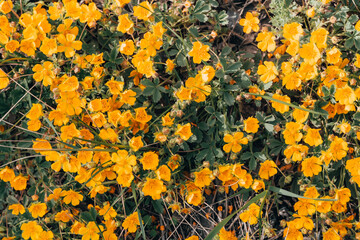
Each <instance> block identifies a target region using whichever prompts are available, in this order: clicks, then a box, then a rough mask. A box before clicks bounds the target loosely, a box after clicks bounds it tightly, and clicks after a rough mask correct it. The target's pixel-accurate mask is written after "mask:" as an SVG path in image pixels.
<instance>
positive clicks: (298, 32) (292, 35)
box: [283, 22, 304, 40]
mask: <svg viewBox="0 0 360 240" xmlns="http://www.w3.org/2000/svg"><path fill="white" fill-rule="evenodd" d="M283 31H284V32H283V36H284V38H286V39H288V40H299V39H300V37H301V36H302V35H303V33H304V30H303V29H302V27H301V24H300V23H297V22H293V23H290V24H285V25H284V28H283Z"/></svg>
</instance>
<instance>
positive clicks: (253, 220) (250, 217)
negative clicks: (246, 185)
mask: <svg viewBox="0 0 360 240" xmlns="http://www.w3.org/2000/svg"><path fill="white" fill-rule="evenodd" d="M259 214H260V207H259V206H258V205H256V204H255V203H252V204H251V205H250V206H249V208H248V210H246V211H245V212H243V213H241V214H240V219H241V221H243V222H249V223H250V225H254V224H257V223H258V217H259Z"/></svg>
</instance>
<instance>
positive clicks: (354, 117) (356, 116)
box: [353, 112, 360, 121]
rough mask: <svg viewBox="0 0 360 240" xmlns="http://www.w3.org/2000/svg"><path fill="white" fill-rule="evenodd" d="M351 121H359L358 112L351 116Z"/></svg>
mask: <svg viewBox="0 0 360 240" xmlns="http://www.w3.org/2000/svg"><path fill="white" fill-rule="evenodd" d="M353 119H354V120H357V121H360V112H357V113H355V114H354V115H353Z"/></svg>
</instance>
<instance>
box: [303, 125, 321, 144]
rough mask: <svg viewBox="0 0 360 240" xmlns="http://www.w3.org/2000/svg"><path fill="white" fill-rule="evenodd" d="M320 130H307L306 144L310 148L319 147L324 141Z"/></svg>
mask: <svg viewBox="0 0 360 240" xmlns="http://www.w3.org/2000/svg"><path fill="white" fill-rule="evenodd" d="M320 130H321V129H312V128H309V129H308V130H307V134H306V136H305V139H304V142H306V143H307V144H309V145H310V146H319V145H320V144H322V143H323V140H322V138H321V135H320V133H319V132H320Z"/></svg>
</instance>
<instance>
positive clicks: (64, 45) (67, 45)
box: [57, 34, 82, 58]
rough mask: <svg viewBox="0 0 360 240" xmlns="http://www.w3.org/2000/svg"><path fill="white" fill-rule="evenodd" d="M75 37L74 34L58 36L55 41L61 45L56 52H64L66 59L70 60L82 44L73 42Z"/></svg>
mask: <svg viewBox="0 0 360 240" xmlns="http://www.w3.org/2000/svg"><path fill="white" fill-rule="evenodd" d="M75 38H76V35H74V34H66V35H64V34H59V35H58V36H57V41H58V42H59V43H60V44H61V45H60V46H58V52H65V56H66V57H67V58H71V57H73V56H74V55H75V50H81V48H82V42H81V41H75Z"/></svg>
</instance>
